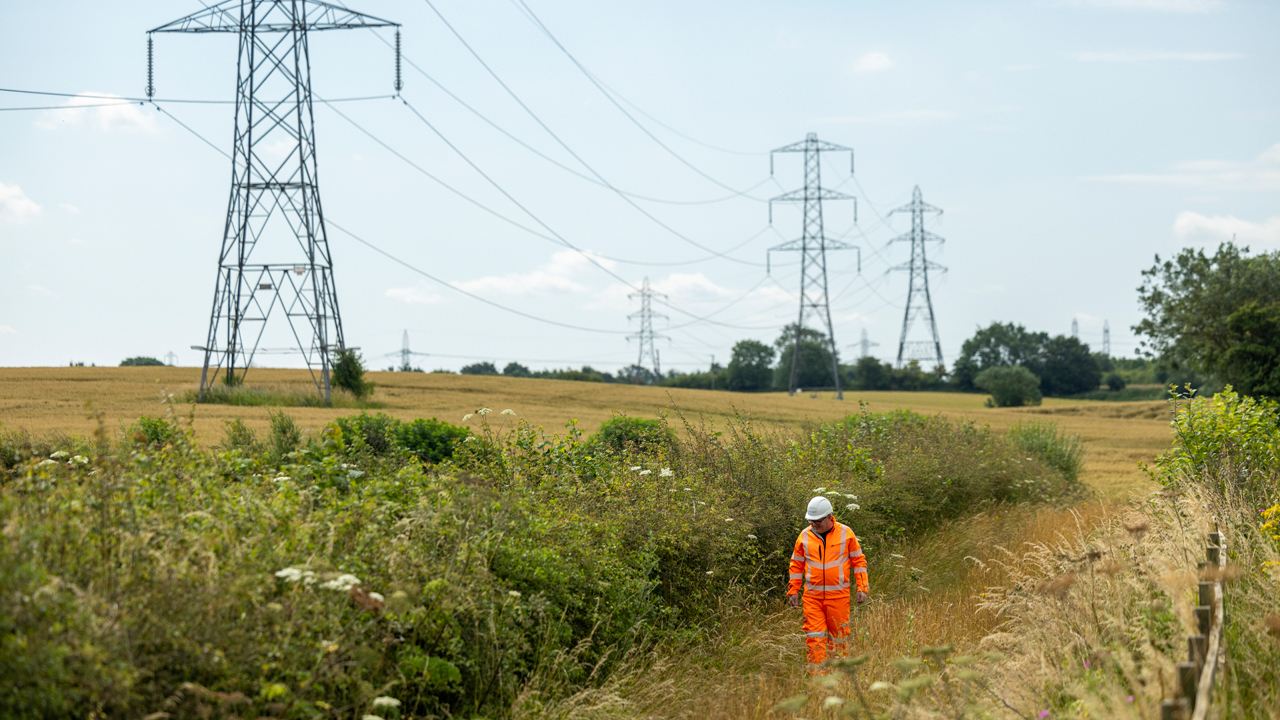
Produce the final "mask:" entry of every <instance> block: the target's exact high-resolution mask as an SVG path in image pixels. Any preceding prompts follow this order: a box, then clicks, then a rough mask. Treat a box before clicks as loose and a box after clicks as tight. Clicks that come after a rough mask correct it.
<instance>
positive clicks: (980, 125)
mask: <svg viewBox="0 0 1280 720" xmlns="http://www.w3.org/2000/svg"><path fill="white" fill-rule="evenodd" d="M525 2H526V3H527V8H528V9H529V10H530V11H532V13H533V14H534V15H536V17H537V19H539V20H541V22H542V23H543V24H544V25H545V26H546V28H547V29H548V30H549V31H550V33H551V35H552V36H554V38H555V40H556V41H558V42H559V43H560V45H561V46H563V50H562V48H561V47H558V46H557V44H555V42H553V40H552V39H551V38H549V37H548V36H547V35H546V34H544V33H543V32H542V30H541V29H540V28H539V27H538V26H537V25H535V23H534V21H533V20H532V19H531V18H530V16H529V15H528V13H527V12H526V10H525V7H522V5H521V4H520V2H519V0H467V1H466V2H462V1H461V0H431V3H428V2H426V0H351V1H350V2H349V6H350V7H351V8H352V9H355V10H359V11H361V12H365V13H368V14H371V15H375V16H378V17H382V18H386V19H389V20H393V21H396V22H399V23H401V25H402V30H401V31H402V35H403V59H404V63H405V64H404V65H403V79H404V88H403V90H402V92H401V98H400V99H396V98H393V97H390V96H392V95H394V93H395V91H394V88H393V83H394V72H395V70H394V62H395V60H394V53H393V51H392V50H391V49H390V46H391V42H392V38H393V35H392V33H391V32H390V31H388V30H380V31H373V30H364V29H361V30H344V31H332V32H323V33H312V37H311V41H310V49H311V63H312V70H311V79H312V88H313V92H314V94H315V96H316V97H318V98H324V99H339V98H354V97H367V96H379V97H378V98H377V99H371V100H356V101H351V102H343V103H333V104H331V105H326V104H323V103H320V102H317V103H316V105H315V109H314V117H315V131H316V138H317V143H316V144H317V155H318V159H319V183H320V195H321V197H322V200H323V206H324V209H325V214H326V216H327V218H328V220H329V221H330V222H331V223H332V224H331V225H330V226H329V229H328V234H329V244H330V249H331V253H332V256H333V258H334V267H335V270H334V275H335V283H336V287H337V294H338V299H339V303H340V306H341V310H342V321H343V325H344V331H345V335H346V339H347V343H348V345H350V346H355V347H358V348H360V351H361V353H362V354H363V355H364V357H365V360H366V364H367V365H368V366H369V367H373V368H383V367H387V366H390V365H392V364H396V363H398V356H399V351H400V349H401V342H402V338H403V336H404V334H405V333H406V332H407V333H408V337H409V342H410V346H411V348H412V350H413V351H414V352H415V353H420V354H418V355H415V356H414V361H413V362H414V364H415V365H417V366H420V367H423V368H424V369H427V370H431V369H436V368H444V369H454V370H456V369H458V368H460V367H461V366H463V365H465V364H469V363H472V362H476V361H492V362H494V363H495V364H496V365H497V366H498V367H499V368H501V367H503V366H504V365H505V364H506V363H508V362H511V361H517V362H521V363H523V364H525V365H527V366H530V367H532V368H534V369H539V368H544V367H567V366H574V367H577V366H581V365H583V364H590V365H592V366H594V367H596V368H598V369H601V370H605V371H616V370H617V369H619V368H621V367H623V366H626V365H628V364H631V363H634V362H636V361H637V354H638V350H639V346H638V343H637V341H636V340H635V339H629V338H628V335H630V334H634V333H635V332H636V331H637V330H638V328H639V326H638V321H637V320H636V319H634V318H629V317H628V316H629V315H634V314H635V313H636V312H637V311H638V310H639V301H638V300H637V299H636V298H634V297H631V296H632V295H634V293H635V289H636V288H638V287H640V285H641V283H642V282H643V281H644V279H645V278H648V281H649V283H650V285H651V286H652V288H653V289H654V290H655V291H656V292H658V293H661V294H662V296H660V297H659V298H657V300H656V301H655V305H654V310H655V312H658V313H660V314H661V315H664V316H666V317H658V318H656V319H655V321H654V326H655V330H656V331H657V332H658V333H659V334H660V335H661V336H663V337H661V338H659V339H658V341H657V347H658V349H659V351H660V359H661V364H662V369H663V370H664V371H667V370H670V369H675V370H679V371H695V370H699V369H705V368H706V367H707V366H708V365H709V364H710V363H711V360H712V357H713V356H714V358H715V359H716V361H717V362H719V363H721V364H724V363H725V362H727V360H728V358H729V356H730V353H731V349H732V347H733V345H734V343H736V342H738V341H740V340H744V339H756V340H761V341H764V342H766V343H772V342H773V340H774V339H775V338H776V337H777V336H778V334H779V330H780V328H781V327H782V326H783V325H785V324H787V323H789V322H794V321H795V319H796V316H797V312H798V302H799V300H798V290H799V282H800V281H799V265H798V257H797V255H796V254H795V253H774V254H773V255H772V257H771V258H770V262H769V267H768V268H766V266H765V263H766V253H767V251H768V249H769V248H770V247H773V246H775V245H778V244H781V243H784V242H787V241H790V240H793V239H795V238H797V237H799V235H800V232H801V214H800V212H801V210H800V208H799V207H798V206H795V205H787V204H775V205H774V206H773V215H772V223H770V210H769V203H768V199H769V198H770V197H773V196H777V195H780V194H782V193H784V192H788V191H791V190H794V189H797V188H800V187H802V186H803V183H804V176H803V169H804V168H803V162H802V158H801V156H800V155H795V154H779V155H777V156H776V157H775V158H774V162H773V174H772V175H771V174H770V155H769V151H770V150H772V149H775V148H779V147H782V146H785V145H788V144H791V143H794V142H797V141H800V140H802V139H804V137H805V136H806V134H807V133H817V135H818V137H819V138H820V139H822V140H824V141H828V142H831V143H835V144H838V145H842V146H846V147H850V148H852V149H853V150H854V153H855V163H854V167H853V169H854V171H855V174H853V175H852V176H851V175H850V172H849V171H850V162H849V156H848V155H847V154H837V153H831V154H824V156H823V162H822V184H823V186H824V187H826V188H830V189H836V190H839V191H840V192H843V193H847V194H849V195H852V196H854V197H855V198H856V200H845V201H828V202H827V203H825V204H824V222H825V233H826V235H827V237H829V238H836V239H840V240H842V241H843V242H845V243H848V244H850V245H852V246H856V247H858V248H859V249H858V250H856V251H855V250H843V251H839V252H831V253H829V254H828V258H827V271H828V282H829V296H830V308H831V317H832V320H833V324H834V330H835V336H836V341H837V344H838V346H839V347H840V348H841V353H842V356H843V357H844V358H845V359H847V360H852V359H853V358H856V357H857V356H858V355H859V354H860V349H859V347H858V346H857V345H858V342H859V340H860V337H861V334H862V333H863V331H865V332H866V335H867V337H868V339H869V340H870V341H871V342H873V343H877V345H875V346H873V347H872V348H871V354H872V355H875V356H877V357H879V358H881V359H883V360H885V361H889V362H892V361H893V360H894V359H895V358H896V354H897V347H898V342H899V339H900V333H901V330H902V324H903V306H904V302H905V300H906V295H907V286H908V273H906V272H904V271H902V270H894V269H893V268H896V267H898V266H901V265H903V264H904V263H906V262H907V261H908V259H909V257H910V246H909V244H908V243H903V242H892V241H893V239H894V238H895V237H898V236H900V235H902V234H903V233H905V232H906V231H907V230H909V229H910V217H909V215H907V214H903V213H896V214H891V212H890V211H891V210H893V209H894V208H897V207H899V206H901V205H903V204H905V203H907V202H908V201H909V200H910V198H911V193H912V190H913V188H914V187H917V186H918V187H919V188H920V189H921V192H922V193H923V198H924V200H925V201H926V202H928V203H930V204H932V205H934V206H937V207H939V208H941V209H942V210H943V211H944V212H943V213H942V214H941V215H936V216H930V217H929V219H928V223H927V228H928V229H929V230H930V231H931V232H933V233H935V234H936V235H938V236H940V237H942V238H944V239H945V242H943V243H940V244H930V245H929V246H928V252H929V253H930V255H929V259H930V260H932V261H935V262H937V263H939V264H940V265H942V266H945V268H946V271H945V272H942V271H935V272H932V273H931V274H930V277H929V281H930V288H931V294H932V301H933V309H934V312H935V315H936V319H937V326H938V331H939V335H940V338H941V344H942V350H943V355H944V361H945V362H946V363H947V364H948V365H950V364H951V363H952V362H954V360H955V358H956V356H957V355H958V354H959V352H960V347H961V344H962V343H963V342H964V340H965V339H967V338H969V337H971V336H972V335H973V333H974V331H975V330H976V329H977V328H979V327H983V326H986V325H988V324H989V323H991V322H994V321H1000V322H1013V323H1018V324H1021V325H1024V326H1025V327H1027V328H1028V329H1029V330H1033V331H1044V332H1048V333H1051V334H1055V335H1056V334H1069V333H1070V331H1071V323H1072V320H1073V319H1075V320H1076V321H1077V323H1078V326H1079V336H1080V339H1081V340H1083V341H1084V342H1086V343H1088V344H1089V345H1090V346H1091V347H1093V348H1094V349H1095V350H1100V349H1101V344H1102V328H1103V323H1104V322H1106V323H1108V324H1109V326H1110V329H1111V346H1112V354H1113V355H1117V356H1132V355H1134V354H1135V353H1136V352H1137V350H1138V340H1139V338H1137V337H1135V336H1134V333H1133V332H1132V330H1131V329H1130V328H1131V326H1133V325H1135V324H1136V323H1137V322H1138V321H1139V320H1140V319H1141V318H1142V310H1141V308H1140V306H1139V304H1138V297H1137V291H1136V288H1137V287H1138V286H1139V285H1140V283H1141V282H1142V275H1141V272H1142V270H1143V269H1145V268H1149V267H1151V266H1152V264H1153V262H1154V258H1155V256H1157V255H1159V256H1160V257H1161V258H1167V257H1170V256H1173V255H1175V254H1176V253H1178V252H1179V251H1180V250H1181V249H1182V248H1185V247H1204V248H1209V249H1212V248H1214V247H1216V246H1217V244H1218V243H1219V242H1223V241H1227V240H1230V239H1231V238H1232V237H1233V236H1234V237H1235V238H1236V240H1237V242H1238V243H1240V244H1244V245H1248V246H1249V247H1250V248H1252V249H1253V250H1255V251H1273V250H1277V249H1280V43H1276V42H1275V38H1276V37H1277V36H1278V35H1280V4H1278V3H1267V2H1245V1H1241V0H1076V1H1072V0H1044V1H1037V0H1031V1H1025V0H1019V1H1013V0H1010V1H1007V2H983V1H976V0H975V1H967V0H951V1H948V2H912V3H883V2H862V1H858V2H849V1H847V0H846V1H844V2H834V1H832V2H817V1H815V2H801V1H794V0H793V1H792V2H786V3H779V2H770V3H765V2H758V1H756V0H734V1H732V2H730V1H727V0H726V1H718V0H706V1H703V2H688V1H687V0H686V1H684V2H670V1H668V0H651V1H650V2H645V3H599V2H585V1H578V0H558V1H556V2H551V1H549V0H525ZM200 9H201V3H200V1H199V0H191V1H190V2H188V1H187V0H167V1H165V2H161V1H159V0H134V1H132V2H127V3H126V2H101V1H99V2H88V1H81V0H63V1H60V2H57V3H48V2H32V1H19V0H11V1H10V2H7V3H6V4H5V9H4V17H5V22H4V23H2V24H0V88H4V89H6V90H29V91H42V92H53V93H69V94H80V95H110V96H118V97H139V96H142V94H143V89H144V87H145V86H146V71H147V67H146V31H147V30H148V29H151V28H154V27H157V26H160V25H162V24H165V23H167V22H169V21H171V20H175V19H177V18H179V17H181V16H184V15H186V14H189V13H192V12H195V11H198V10H200ZM446 22H447V23H448V24H446ZM450 28H452V30H451V29H450ZM154 37H155V64H154V78H155V80H154V82H155V87H156V97H157V98H160V99H162V102H160V103H159V107H158V109H157V107H155V106H152V105H146V104H138V103H132V104H126V103H123V102H121V103H120V104H115V103H114V102H112V101H107V100H102V99H91V98H85V97H61V96H45V95H31V94H19V93H13V92H0V258H3V259H2V260H0V365H5V366H45V365H65V364H67V363H69V362H83V363H85V364H91V363H93V364H97V365H115V364H118V363H119V362H120V360H122V359H124V358H126V357H131V356H136V355H149V356H154V357H158V358H165V357H166V356H167V355H168V354H169V353H173V357H176V361H177V364H179V365H185V366H191V365H197V366H198V365H199V364H200V363H201V362H202V360H203V355H202V353H199V352H198V351H195V350H192V349H191V347H192V346H199V345H202V344H203V343H204V340H205V336H206V333H207V329H208V322H209V313H210V305H211V301H212V298H213V289H214V281H215V276H216V272H217V264H218V251H219V248H220V245H221V242H222V232H223V227H224V223H225V220H226V212H227V199H228V193H229V189H230V182H231V173H230V170H231V167H230V162H229V161H228V160H227V158H226V157H224V155H223V154H221V153H220V152H219V150H221V151H222V152H229V151H230V148H231V142H232V137H233V129H234V118H233V107H232V106H231V105H229V104H192V103H176V102H171V100H173V99H179V100H189V99H201V100H222V101H226V100H232V99H234V93H235V87H236V60H237V57H236V55H237V42H236V38H235V37H234V36H233V35H230V34H157V35H155V36H154ZM464 41H465V43H466V44H465V45H464V44H463V43H464ZM469 48H470V49H469ZM481 61H483V63H484V64H481ZM486 66H487V68H488V69H486ZM588 73H589V74H588ZM495 76H496V78H495ZM593 78H594V79H595V80H596V81H597V82H598V83H600V85H599V86H598V85H597V84H595V82H593V80H592V79H593ZM499 79H500V80H501V84H500V83H499ZM504 85H505V88H504ZM517 98H518V101H517ZM464 102H465V103H466V105H465V106H464V105H463V104H462V103H464ZM102 103H110V104H108V105H105V106H99V107H84V106H86V105H97V104H102ZM468 106H469V108H470V109H469V108H468ZM9 108H51V109H30V110H10V109H9ZM414 110H416V111H417V113H420V114H421V116H422V118H419V117H418V116H417V115H415V113H414ZM624 111H625V112H624ZM184 126H185V127H184ZM433 128H434V130H433ZM553 133H554V134H553ZM513 138H514V139H513ZM206 141H207V142H206ZM209 143H211V144H212V146H211V145H210V144H209ZM530 148H532V150H531V149H530ZM534 150H536V153H539V154H540V155H539V154H536V153H535V152H534ZM481 172H483V175H482V174H481ZM428 173H429V174H430V176H429V175H428ZM431 176H434V179H433V177H431ZM855 202H856V222H855ZM335 226H340V227H341V228H343V229H344V230H345V231H350V233H354V235H356V236H358V237H359V238H361V239H362V240H364V241H365V242H366V243H368V245H366V244H362V243H361V242H357V241H356V240H355V239H353V237H352V236H351V235H349V234H346V233H345V232H343V231H339V230H338V229H336V228H335ZM529 229H534V230H536V231H537V232H538V233H539V234H541V235H542V237H539V236H538V235H537V234H534V233H531V232H529ZM370 245H372V246H373V247H376V248H377V249H378V250H381V251H382V253H386V254H385V255H384V254H381V253H379V252H377V251H375V250H374V249H372V248H371V247H370ZM704 248H709V249H710V250H711V251H713V252H710V253H709V252H708V251H707V250H706V249H704ZM387 255H390V256H392V257H394V258H396V259H397V260H399V261H400V262H396V261H393V260H392V259H390V258H388V257H387ZM411 268H416V269H417V270H419V271H421V272H423V273H426V274H427V275H430V276H432V277H434V278H436V279H438V280H439V281H440V282H436V281H435V280H432V279H428V277H426V276H424V275H422V274H419V273H417V272H415V271H414V270H413V269H411ZM460 291H465V292H466V293H470V295H467V294H464V293H463V292H460ZM477 296H478V297H479V298H483V299H484V300H487V301H488V303H489V304H487V303H485V302H482V301H481V300H479V299H477ZM513 311H518V312H519V313H523V315H520V314H517V313H516V312H513ZM529 315H532V316H534V317H535V318H537V319H531V318H530V317H527V316H529ZM544 320H545V321H551V322H543V321H544ZM555 323H559V324H555ZM565 325H571V326H575V328H576V329H575V328H570V327H565ZM285 330H287V328H285V327H284V326H280V327H276V326H273V327H272V329H271V332H270V333H268V335H267V336H266V337H265V339H264V345H265V346H270V347H278V346H282V345H281V344H282V343H283V342H286V340H285V339H283V338H284V336H283V334H282V333H283V332H285ZM908 339H909V340H926V339H928V335H927V329H925V328H923V327H922V326H920V325H919V324H917V325H916V326H915V327H913V329H912V333H911V337H909V338H908ZM301 362H302V361H301V359H300V358H299V357H298V356H295V355H289V354H270V355H260V356H258V358H257V359H256V360H255V363H256V364H258V365H262V366H275V367H297V366H300V365H301ZM644 364H646V365H647V364H649V363H648V362H647V360H646V361H645V362H644Z"/></svg>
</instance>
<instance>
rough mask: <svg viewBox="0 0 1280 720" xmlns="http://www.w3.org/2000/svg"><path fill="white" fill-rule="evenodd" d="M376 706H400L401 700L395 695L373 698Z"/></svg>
mask: <svg viewBox="0 0 1280 720" xmlns="http://www.w3.org/2000/svg"><path fill="white" fill-rule="evenodd" d="M373 706H374V707H400V701H399V700H397V699H395V698H393V697H387V696H385V695H384V696H382V697H376V698H374V699H373Z"/></svg>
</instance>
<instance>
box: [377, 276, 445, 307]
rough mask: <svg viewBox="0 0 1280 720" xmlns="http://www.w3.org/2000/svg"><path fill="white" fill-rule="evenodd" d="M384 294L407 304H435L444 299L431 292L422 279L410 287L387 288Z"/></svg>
mask: <svg viewBox="0 0 1280 720" xmlns="http://www.w3.org/2000/svg"><path fill="white" fill-rule="evenodd" d="M383 295H385V296H386V297H389V298H391V299H392V300H399V301H400V302H402V303H404V304H405V305H434V304H436V303H438V302H442V301H443V300H444V298H443V297H441V296H440V295H437V294H436V293H433V292H431V290H430V289H429V288H428V287H427V284H426V283H424V282H422V281H419V282H418V284H417V285H412V286H410V287H403V288H387V291H386V292H385V293H383Z"/></svg>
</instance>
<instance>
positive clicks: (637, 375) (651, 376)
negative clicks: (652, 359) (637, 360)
mask: <svg viewBox="0 0 1280 720" xmlns="http://www.w3.org/2000/svg"><path fill="white" fill-rule="evenodd" d="M582 369H583V370H584V371H585V370H589V369H590V368H588V367H586V366H584V367H583V368H582ZM618 378H619V379H620V380H621V381H622V382H625V383H631V384H632V385H654V384H656V383H657V382H658V380H660V379H661V378H659V377H658V375H657V373H655V372H654V371H652V370H650V369H649V368H647V367H643V366H641V365H628V366H626V367H624V368H622V369H621V370H619V371H618Z"/></svg>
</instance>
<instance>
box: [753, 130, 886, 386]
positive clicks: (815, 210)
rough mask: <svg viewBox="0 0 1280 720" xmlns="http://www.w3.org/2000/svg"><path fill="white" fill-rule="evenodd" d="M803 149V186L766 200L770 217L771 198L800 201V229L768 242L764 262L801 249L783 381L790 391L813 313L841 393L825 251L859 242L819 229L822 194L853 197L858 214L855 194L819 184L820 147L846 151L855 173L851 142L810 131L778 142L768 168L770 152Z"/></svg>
mask: <svg viewBox="0 0 1280 720" xmlns="http://www.w3.org/2000/svg"><path fill="white" fill-rule="evenodd" d="M780 152H785V153H801V152H802V153H804V188H803V189H800V190H792V191H791V192H789V193H784V194H782V195H779V196H777V197H775V198H772V199H770V200H769V222H770V223H773V204H774V203H775V202H802V203H804V229H803V231H802V232H801V235H800V238H799V239H798V240H792V241H791V242H786V243H783V244H781V245H776V246H774V247H771V248H769V250H768V252H767V253H765V264H766V266H768V264H769V260H768V258H769V253H773V252H781V251H792V250H795V251H798V252H799V253H800V317H799V319H798V320H796V336H795V338H794V340H793V342H792V344H791V380H790V382H789V383H788V384H787V393H788V394H789V395H794V394H795V392H796V383H797V379H798V377H799V373H800V331H801V330H803V329H804V321H805V316H806V315H808V314H813V315H816V316H817V317H818V322H820V323H823V324H825V325H826V328H827V344H828V347H830V348H831V380H832V384H833V385H835V388H836V397H838V398H840V399H841V400H843V399H844V388H842V387H841V383H840V360H839V357H838V356H837V355H836V333H835V330H834V329H833V328H832V325H831V305H830V303H829V302H828V299H827V251H828V250H847V249H854V250H858V248H857V247H856V246H854V245H850V244H848V243H845V242H841V241H839V240H831V239H828V238H827V236H826V235H825V234H824V233H823V230H822V201H823V200H853V201H854V206H853V218H854V222H857V219H858V205H857V199H856V198H854V197H853V196H852V195H845V194H844V193H842V192H837V191H835V190H825V189H823V187H822V153H824V152H848V153H849V173H850V174H852V173H853V148H847V147H844V146H843V145H835V144H833V143H829V142H824V141H822V140H819V139H818V134H817V133H809V134H808V135H807V136H805V139H804V140H802V141H800V142H797V143H792V144H790V145H787V146H784V147H780V148H778V149H777V150H774V151H773V152H771V153H769V174H770V175H772V174H773V155H774V153H780ZM858 270H859V272H861V270H862V252H861V250H859V252H858Z"/></svg>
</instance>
